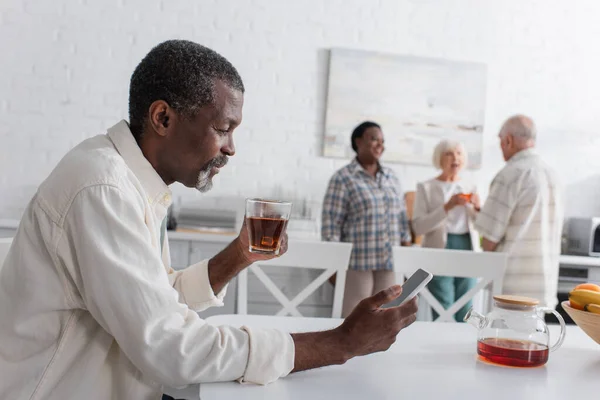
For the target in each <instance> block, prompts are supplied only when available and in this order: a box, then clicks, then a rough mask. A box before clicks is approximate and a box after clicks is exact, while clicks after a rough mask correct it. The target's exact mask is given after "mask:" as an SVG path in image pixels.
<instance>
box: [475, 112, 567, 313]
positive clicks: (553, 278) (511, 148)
mask: <svg viewBox="0 0 600 400" xmlns="http://www.w3.org/2000/svg"><path fill="white" fill-rule="evenodd" d="M499 137H500V147H501V148H502V154H503V155H504V160H506V166H505V167H504V168H503V169H502V170H501V171H500V172H499V173H498V175H496V177H495V178H494V180H493V182H492V185H491V187H490V193H489V196H488V199H487V201H486V202H485V205H484V206H483V208H482V209H481V212H480V213H479V215H478V217H477V220H476V223H475V226H476V229H477V230H478V231H479V233H480V234H481V235H482V236H483V249H484V250H486V251H499V252H506V253H508V255H509V261H508V267H507V270H506V275H505V277H504V293H506V294H513V295H523V296H528V297H533V298H536V299H538V300H540V302H541V303H542V304H545V305H546V306H548V307H552V308H554V307H555V306H556V303H557V298H556V290H557V285H558V257H559V255H560V236H561V231H562V224H563V206H562V204H563V202H562V198H563V195H562V192H561V188H560V185H559V182H558V179H557V177H556V175H555V173H554V172H553V171H552V170H551V169H550V167H549V166H548V165H547V164H545V163H544V162H543V161H542V160H541V158H540V156H539V155H537V154H536V153H535V151H534V149H533V148H534V147H535V140H536V128H535V124H534V123H533V121H532V120H531V119H530V118H528V117H526V116H524V115H516V116H513V117H511V118H509V119H508V120H507V121H506V122H505V123H504V125H503V126H502V129H500V134H499Z"/></svg>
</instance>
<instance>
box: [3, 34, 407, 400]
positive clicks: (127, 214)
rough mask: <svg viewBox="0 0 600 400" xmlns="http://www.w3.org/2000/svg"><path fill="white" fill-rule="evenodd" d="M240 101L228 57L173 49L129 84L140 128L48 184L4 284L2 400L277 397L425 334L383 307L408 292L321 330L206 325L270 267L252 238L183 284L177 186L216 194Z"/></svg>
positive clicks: (93, 144)
mask: <svg viewBox="0 0 600 400" xmlns="http://www.w3.org/2000/svg"><path fill="white" fill-rule="evenodd" d="M243 94H244V86H243V84H242V80H241V78H240V76H239V75H238V72H237V71H236V69H235V68H234V67H233V66H232V65H231V64H230V63H229V62H228V61H227V60H226V59H224V58H223V57H222V56H220V55H219V54H217V53H215V52H214V51H212V50H210V49H207V48H205V47H203V46H200V45H198V44H196V43H192V42H188V41H180V40H176V41H167V42H164V43H162V44H160V45H158V46H157V47H155V48H154V49H152V51H150V53H149V54H148V55H147V56H146V57H145V58H144V59H143V60H142V61H141V63H140V64H139V65H138V66H137V68H136V69H135V72H134V73H133V76H132V77H131V86H130V93H129V123H127V122H125V121H121V122H119V123H117V124H116V125H115V126H113V127H112V128H110V129H109V130H108V133H107V134H106V135H99V136H96V137H93V138H91V139H88V140H86V141H84V142H83V143H81V144H80V145H78V146H77V147H75V148H74V149H73V150H71V151H70V152H69V153H68V154H67V155H66V156H65V157H64V158H63V159H62V160H61V161H60V163H59V164H58V166H57V167H56V169H55V170H54V171H53V172H52V173H51V174H50V176H49V177H48V178H47V179H46V180H45V181H44V182H43V183H42V184H41V186H40V188H39V190H38V192H37V193H36V195H35V196H34V198H33V199H32V200H31V202H30V203H29V205H28V207H27V209H26V211H25V213H24V215H23V219H22V220H21V224H20V227H19V230H18V232H17V235H16V237H15V238H14V242H13V245H12V248H11V250H10V252H9V254H8V257H7V259H6V262H5V264H4V268H3V270H2V275H1V277H0V321H2V323H1V324H0V376H1V377H2V378H1V379H0V398H2V399H13V400H18V399H32V398H36V399H79V398H85V399H88V400H93V399H136V400H138V399H157V398H160V396H161V393H162V390H163V385H169V386H176V387H180V386H185V385H187V384H191V383H200V382H212V381H227V380H241V381H246V382H254V383H259V384H266V383H269V382H272V381H273V380H275V379H277V378H279V377H282V376H285V375H287V374H288V373H290V372H291V371H292V370H294V371H300V370H305V369H309V368H316V367H321V366H325V365H330V364H342V363H344V362H346V361H347V360H348V359H350V358H352V357H354V356H359V355H365V354H369V353H372V352H376V351H383V350H386V349H387V348H388V347H389V346H390V345H391V344H392V343H393V341H394V340H395V337H396V335H397V333H398V332H399V331H400V330H401V329H402V328H404V327H406V326H408V325H410V324H411V323H412V322H413V321H414V320H415V313H416V303H415V301H412V302H410V303H407V304H406V305H404V306H402V307H396V308H391V309H381V308H380V306H382V305H383V304H385V303H388V302H390V301H391V300H393V299H394V298H396V297H397V296H398V295H399V293H400V291H401V289H400V288H399V287H398V286H393V287H391V288H388V289H386V290H384V291H381V292H379V293H378V294H376V295H375V296H373V297H370V298H368V299H365V300H364V301H363V302H362V303H361V304H359V305H358V306H357V307H356V309H355V310H354V312H353V313H352V314H351V315H350V316H349V317H348V318H347V319H346V320H345V321H344V323H343V324H342V325H341V326H339V327H338V328H336V329H333V330H331V331H325V332H316V333H302V334H292V335H290V334H286V333H283V332H278V331H275V330H260V329H252V328H249V327H243V328H241V329H237V328H233V327H215V326H211V325H209V324H207V323H206V322H204V321H203V320H201V319H200V318H199V317H198V314H197V313H196V311H199V310H203V309H205V308H207V307H210V306H216V305H221V304H222V299H223V296H224V295H225V286H226V283H227V282H228V281H229V280H230V279H231V278H233V277H234V276H235V275H236V274H237V273H238V272H240V271H241V270H242V269H244V268H246V267H247V266H248V265H250V264H251V263H252V262H254V261H257V260H261V259H265V258H264V257H265V256H259V255H256V254H252V253H250V252H249V251H248V242H247V235H246V234H245V231H244V228H242V231H241V233H240V235H239V236H238V237H237V238H236V239H235V240H234V241H233V242H232V243H231V244H230V245H229V246H228V247H227V248H226V249H225V250H223V251H222V252H221V253H220V254H218V255H217V256H215V257H214V258H212V259H210V260H205V261H202V262H200V263H198V264H195V265H192V266H190V267H189V268H187V269H185V270H183V271H174V270H173V269H172V268H171V267H170V261H169V247H168V241H167V240H166V229H165V216H166V213H167V208H168V207H169V205H170V204H171V195H170V190H169V188H168V185H170V184H171V183H173V182H181V183H182V184H184V185H185V186H187V187H194V188H196V189H197V190H199V191H202V192H204V191H206V190H208V189H210V187H211V186H212V181H211V179H212V177H213V176H214V175H215V174H216V173H218V172H219V168H222V167H223V166H224V165H225V164H226V163H227V159H228V157H230V156H233V155H234V153H235V147H234V143H233V137H232V135H233V131H234V130H235V128H236V127H237V126H238V125H239V124H240V123H241V120H242V105H243V100H244V97H243ZM284 247H285V246H284ZM284 250H285V248H284Z"/></svg>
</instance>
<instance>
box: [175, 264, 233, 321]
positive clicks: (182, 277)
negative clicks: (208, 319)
mask: <svg viewBox="0 0 600 400" xmlns="http://www.w3.org/2000/svg"><path fill="white" fill-rule="evenodd" d="M169 282H170V283H171V285H172V286H173V287H174V288H175V290H177V291H178V292H179V301H181V302H182V303H185V304H187V305H188V307H189V308H191V309H192V310H194V311H197V312H200V311H204V310H206V309H207V308H210V307H222V306H223V298H225V294H226V293H227V286H225V287H224V288H223V289H221V291H220V292H219V293H218V294H216V295H215V293H214V292H213V289H212V286H211V285H210V281H209V279H208V260H203V261H200V262H199V263H197V264H193V265H191V266H189V267H187V268H185V269H183V270H179V271H175V270H173V269H171V271H170V272H169Z"/></svg>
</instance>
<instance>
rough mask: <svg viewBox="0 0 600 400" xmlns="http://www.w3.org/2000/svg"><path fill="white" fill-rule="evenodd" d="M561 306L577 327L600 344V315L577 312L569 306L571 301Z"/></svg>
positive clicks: (564, 302)
mask: <svg viewBox="0 0 600 400" xmlns="http://www.w3.org/2000/svg"><path fill="white" fill-rule="evenodd" d="M561 305H562V308H563V309H564V310H565V311H566V312H567V314H569V317H571V318H572V319H573V321H575V323H576V324H577V326H578V327H580V328H581V330H582V331H584V332H585V333H586V334H587V335H588V336H589V337H591V338H592V339H593V340H594V341H595V342H596V343H598V344H600V314H594V313H591V312H588V311H580V310H576V309H574V308H573V307H571V306H570V305H569V301H563V302H562V303H561Z"/></svg>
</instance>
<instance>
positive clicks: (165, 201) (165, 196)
mask: <svg viewBox="0 0 600 400" xmlns="http://www.w3.org/2000/svg"><path fill="white" fill-rule="evenodd" d="M163 202H164V203H170V202H171V195H169V194H165V195H164V196H163Z"/></svg>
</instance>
